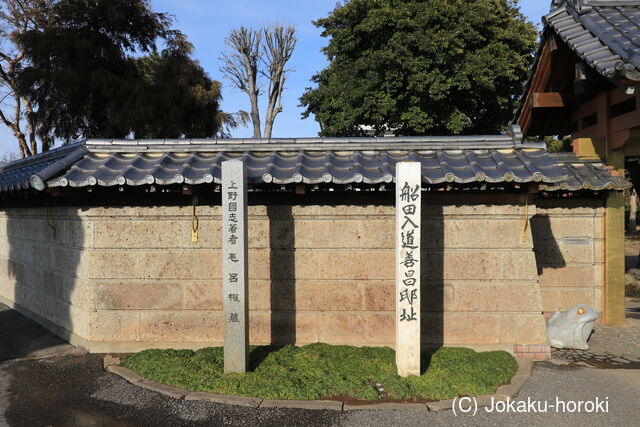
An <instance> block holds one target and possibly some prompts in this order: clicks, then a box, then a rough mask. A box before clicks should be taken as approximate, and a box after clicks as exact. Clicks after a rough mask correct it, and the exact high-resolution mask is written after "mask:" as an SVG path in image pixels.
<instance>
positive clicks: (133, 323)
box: [89, 310, 140, 341]
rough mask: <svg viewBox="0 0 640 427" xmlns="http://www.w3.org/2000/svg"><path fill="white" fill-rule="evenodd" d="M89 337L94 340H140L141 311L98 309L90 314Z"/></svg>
mask: <svg viewBox="0 0 640 427" xmlns="http://www.w3.org/2000/svg"><path fill="white" fill-rule="evenodd" d="M89 331H90V333H89V339H91V340H93V341H138V340H139V339H140V313H139V312H136V311H123V310H98V311H94V312H92V313H90V315H89Z"/></svg>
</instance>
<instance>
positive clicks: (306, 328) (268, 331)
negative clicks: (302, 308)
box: [249, 311, 319, 345]
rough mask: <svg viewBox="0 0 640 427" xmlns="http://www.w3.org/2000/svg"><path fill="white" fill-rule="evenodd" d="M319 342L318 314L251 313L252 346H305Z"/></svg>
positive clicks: (250, 339) (250, 340)
mask: <svg viewBox="0 0 640 427" xmlns="http://www.w3.org/2000/svg"><path fill="white" fill-rule="evenodd" d="M318 340H319V333H318V315H317V314H316V313H297V314H294V313H293V312H273V313H270V312H265V311H253V312H249V342H251V343H252V344H285V343H295V344H298V345H304V344H309V343H314V342H318Z"/></svg>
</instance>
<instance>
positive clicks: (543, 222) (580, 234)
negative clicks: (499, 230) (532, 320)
mask: <svg viewBox="0 0 640 427" xmlns="http://www.w3.org/2000/svg"><path fill="white" fill-rule="evenodd" d="M536 203H537V205H538V206H537V215H536V216H534V217H533V219H532V223H531V226H532V229H533V233H534V234H533V235H534V243H535V251H536V259H537V263H538V270H539V273H540V288H541V290H542V306H543V310H544V311H545V312H553V311H555V310H557V309H561V310H566V309H567V308H569V307H572V306H574V305H576V304H587V305H589V306H591V307H593V308H594V309H596V310H598V311H600V312H602V311H604V309H605V288H604V286H605V264H604V263H605V239H604V237H605V236H604V233H605V225H604V215H605V207H604V201H603V200H601V199H586V198H585V199H547V200H539V201H537V202H536ZM603 318H604V316H601V317H600V319H601V320H602V319H603Z"/></svg>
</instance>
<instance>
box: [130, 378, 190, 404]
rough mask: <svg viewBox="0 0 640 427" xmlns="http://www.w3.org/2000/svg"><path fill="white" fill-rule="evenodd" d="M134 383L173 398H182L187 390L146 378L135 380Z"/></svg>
mask: <svg viewBox="0 0 640 427" xmlns="http://www.w3.org/2000/svg"><path fill="white" fill-rule="evenodd" d="M136 385H137V386H140V387H143V388H146V389H148V390H152V391H155V392H158V393H160V394H164V395H165V396H169V397H173V398H174V399H182V398H183V397H184V396H185V395H186V394H187V393H188V391H187V390H184V389H181V388H178V387H172V386H170V385H166V384H162V383H158V382H155V381H151V380H147V379H144V380H142V381H139V382H137V383H136Z"/></svg>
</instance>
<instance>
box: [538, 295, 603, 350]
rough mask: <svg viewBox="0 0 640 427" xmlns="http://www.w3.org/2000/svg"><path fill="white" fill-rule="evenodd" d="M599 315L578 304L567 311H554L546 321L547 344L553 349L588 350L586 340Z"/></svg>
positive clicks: (586, 306)
mask: <svg viewBox="0 0 640 427" xmlns="http://www.w3.org/2000/svg"><path fill="white" fill-rule="evenodd" d="M599 318H600V313H598V312H597V311H595V310H594V309H593V308H591V307H589V306H588V305H584V304H579V305H576V306H575V307H571V308H570V309H569V310H567V311H556V312H555V313H554V314H553V315H552V316H551V317H550V318H549V319H548V320H547V337H548V338H549V344H550V345H551V347H555V348H577V349H579V350H588V349H589V345H588V344H587V340H588V339H589V336H590V335H591V331H592V330H593V324H594V323H595V321H596V320H598V319H599Z"/></svg>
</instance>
